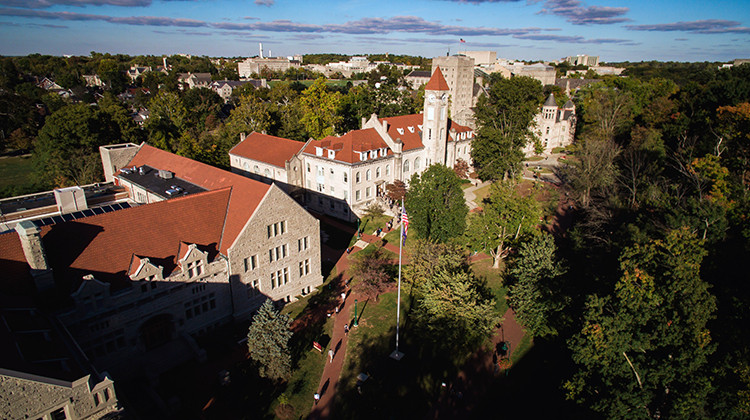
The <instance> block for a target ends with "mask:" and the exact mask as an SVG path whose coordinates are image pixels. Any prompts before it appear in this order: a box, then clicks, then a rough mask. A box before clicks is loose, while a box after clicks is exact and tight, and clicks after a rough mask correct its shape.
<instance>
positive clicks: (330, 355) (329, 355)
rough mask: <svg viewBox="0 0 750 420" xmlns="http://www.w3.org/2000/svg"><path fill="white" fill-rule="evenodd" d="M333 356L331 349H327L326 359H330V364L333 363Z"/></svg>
mask: <svg viewBox="0 0 750 420" xmlns="http://www.w3.org/2000/svg"><path fill="white" fill-rule="evenodd" d="M333 355H334V352H333V349H329V350H328V357H329V358H330V359H331V363H333Z"/></svg>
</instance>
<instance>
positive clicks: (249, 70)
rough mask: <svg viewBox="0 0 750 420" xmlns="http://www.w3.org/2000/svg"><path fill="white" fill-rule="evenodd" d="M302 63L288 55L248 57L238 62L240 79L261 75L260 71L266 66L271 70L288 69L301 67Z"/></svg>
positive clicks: (282, 70)
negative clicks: (287, 56)
mask: <svg viewBox="0 0 750 420" xmlns="http://www.w3.org/2000/svg"><path fill="white" fill-rule="evenodd" d="M301 66H302V63H301V62H300V61H299V60H295V59H292V60H290V59H289V58H286V57H276V58H263V57H256V58H248V59H246V60H245V61H240V62H239V63H237V72H238V73H239V75H240V79H243V80H244V79H249V78H251V77H253V74H257V75H260V72H261V71H262V70H263V69H264V68H266V69H268V70H269V71H281V72H284V71H287V70H288V69H290V68H292V67H297V68H299V67H301Z"/></svg>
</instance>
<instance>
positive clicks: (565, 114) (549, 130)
mask: <svg viewBox="0 0 750 420" xmlns="http://www.w3.org/2000/svg"><path fill="white" fill-rule="evenodd" d="M534 124H535V130H534V131H535V134H536V136H537V139H538V140H539V141H540V142H541V144H542V146H543V147H544V152H543V153H545V154H549V153H552V149H554V148H555V147H567V146H569V145H570V144H572V143H573V137H574V135H575V131H576V110H575V105H574V104H573V102H572V101H571V100H568V101H567V102H566V103H565V105H563V107H562V108H560V107H558V106H557V102H555V96H554V95H552V94H550V95H549V96H548V97H547V100H546V101H545V102H544V105H542V112H540V113H539V114H537V115H536V116H535V117H534ZM534 149H535V144H534V142H533V141H532V142H529V143H528V144H527V145H526V147H525V148H524V153H525V154H526V156H533V155H535V154H536V152H535V150H534Z"/></svg>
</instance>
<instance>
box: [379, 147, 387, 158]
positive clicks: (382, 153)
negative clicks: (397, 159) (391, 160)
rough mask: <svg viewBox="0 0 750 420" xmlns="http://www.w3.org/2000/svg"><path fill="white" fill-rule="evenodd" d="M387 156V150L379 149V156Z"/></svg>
mask: <svg viewBox="0 0 750 420" xmlns="http://www.w3.org/2000/svg"><path fill="white" fill-rule="evenodd" d="M387 154H388V149H386V148H382V149H380V156H385V155H387Z"/></svg>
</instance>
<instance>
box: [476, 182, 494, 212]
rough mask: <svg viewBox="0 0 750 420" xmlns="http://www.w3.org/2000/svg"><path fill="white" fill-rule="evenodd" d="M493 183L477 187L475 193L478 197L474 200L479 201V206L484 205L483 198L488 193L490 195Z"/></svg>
mask: <svg viewBox="0 0 750 420" xmlns="http://www.w3.org/2000/svg"><path fill="white" fill-rule="evenodd" d="M491 186H492V184H489V185H485V186H484V187H481V188H477V189H476V190H474V194H475V195H476V196H477V198H476V199H474V202H475V203H477V205H478V206H480V207H481V206H482V200H484V199H485V198H486V197H487V196H488V195H490V187H491Z"/></svg>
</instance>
